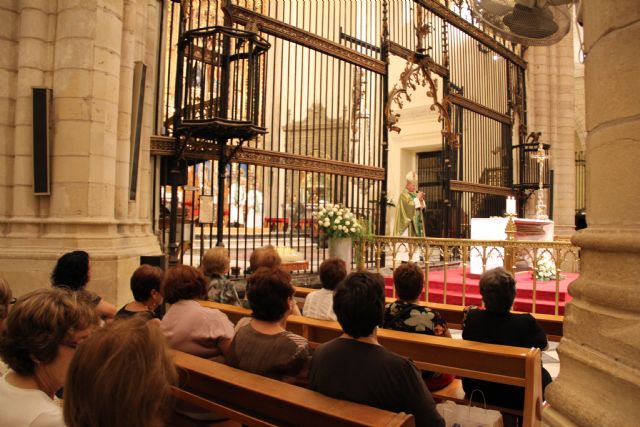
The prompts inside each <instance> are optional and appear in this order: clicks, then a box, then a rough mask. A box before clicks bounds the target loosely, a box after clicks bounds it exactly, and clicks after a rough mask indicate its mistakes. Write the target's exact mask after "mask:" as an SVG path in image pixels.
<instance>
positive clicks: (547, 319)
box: [294, 286, 564, 341]
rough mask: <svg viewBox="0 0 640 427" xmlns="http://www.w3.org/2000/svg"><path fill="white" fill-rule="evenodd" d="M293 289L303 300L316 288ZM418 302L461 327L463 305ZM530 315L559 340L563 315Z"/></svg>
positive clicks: (453, 325)
mask: <svg viewBox="0 0 640 427" xmlns="http://www.w3.org/2000/svg"><path fill="white" fill-rule="evenodd" d="M294 289H295V294H294V295H295V297H296V298H298V299H302V300H304V298H306V297H307V295H309V293H311V292H313V291H316V290H317V289H313V288H304V287H299V286H296V287H294ZM394 301H395V299H394V298H386V302H387V304H390V303H392V302H394ZM301 303H302V304H303V303H304V301H301ZM302 304H300V305H302ZM419 304H420V305H423V306H425V307H429V308H431V309H432V310H436V311H437V312H439V313H440V314H441V315H442V317H443V318H444V320H445V321H446V322H447V325H448V326H449V327H450V328H453V329H462V317H463V315H464V312H463V311H464V307H463V306H461V305H452V304H439V303H435V302H430V303H426V302H424V301H420V302H419ZM300 309H301V310H302V306H301V307H300ZM531 315H532V316H533V317H534V318H535V319H536V320H537V321H538V323H539V324H540V326H541V327H542V329H544V331H545V332H546V334H547V338H548V339H549V340H550V341H560V338H562V322H563V321H564V316H556V315H553V314H540V313H532V314H531Z"/></svg>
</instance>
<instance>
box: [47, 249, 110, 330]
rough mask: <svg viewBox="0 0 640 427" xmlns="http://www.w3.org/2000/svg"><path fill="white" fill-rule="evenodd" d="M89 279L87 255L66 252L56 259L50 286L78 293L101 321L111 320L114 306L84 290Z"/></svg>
mask: <svg viewBox="0 0 640 427" xmlns="http://www.w3.org/2000/svg"><path fill="white" fill-rule="evenodd" d="M90 278H91V263H90V259H89V254H88V253H87V252H85V251H73V252H67V253H66V254H64V255H62V256H61V257H60V258H58V261H57V262H56V265H55V267H54V268H53V272H52V273H51V284H52V285H53V286H54V287H56V288H66V289H69V290H72V291H74V292H78V295H80V297H82V298H84V299H85V300H86V301H87V302H89V303H90V304H91V305H92V306H93V307H94V308H95V310H96V314H97V315H98V316H99V317H100V318H101V319H103V320H111V319H113V318H114V317H115V316H116V311H117V309H116V306H115V305H113V304H111V303H109V302H107V301H105V300H103V299H102V297H101V296H100V295H98V294H96V293H95V292H92V291H89V290H88V289H87V288H86V287H87V283H89V280H90Z"/></svg>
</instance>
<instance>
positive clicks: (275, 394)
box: [173, 350, 415, 427]
mask: <svg viewBox="0 0 640 427" xmlns="http://www.w3.org/2000/svg"><path fill="white" fill-rule="evenodd" d="M173 360H174V362H175V364H176V366H177V368H178V372H179V374H180V382H179V385H178V386H177V387H174V388H173V394H174V397H175V398H176V399H177V400H178V402H183V403H184V402H186V403H189V404H191V405H195V406H197V407H199V408H201V409H204V410H207V411H211V412H215V413H216V414H219V415H221V416H224V417H228V418H230V419H231V420H232V421H234V422H233V423H229V422H226V423H224V424H222V425H224V426H229V425H236V426H237V425H240V424H244V425H249V426H302V425H304V426H310V427H314V426H318V427H320V426H323V427H324V426H338V427H340V426H380V427H382V426H387V427H411V426H415V420H414V417H413V415H411V414H405V413H394V412H390V411H385V410H382V409H378V408H373V407H370V406H366V405H361V404H358V403H353V402H348V401H344V400H338V399H334V398H331V397H328V396H325V395H323V394H320V393H317V392H314V391H311V390H308V389H305V388H302V387H298V386H295V385H292V384H287V383H283V382H280V381H276V380H273V379H270V378H266V377H262V376H260V375H256V374H252V373H250V372H245V371H241V370H239V369H235V368H232V367H230V366H227V365H224V364H221V363H217V362H213V361H211V360H207V359H202V358H200V357H196V356H192V355H190V354H186V353H183V352H180V351H176V350H174V351H173ZM212 425H216V426H217V425H220V424H212Z"/></svg>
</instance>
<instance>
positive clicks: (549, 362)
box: [451, 329, 560, 379]
mask: <svg viewBox="0 0 640 427" xmlns="http://www.w3.org/2000/svg"><path fill="white" fill-rule="evenodd" d="M451 337H452V338H455V339H460V340H461V339H462V331H461V330H459V329H451ZM557 348H558V343H557V342H553V341H549V348H548V349H547V350H546V351H543V352H542V366H544V367H545V369H546V370H547V371H549V373H550V374H551V377H552V378H553V379H555V378H556V377H557V376H558V373H559V372H560V360H559V359H558V352H557V351H556V349H557Z"/></svg>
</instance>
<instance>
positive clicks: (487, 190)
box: [450, 179, 513, 196]
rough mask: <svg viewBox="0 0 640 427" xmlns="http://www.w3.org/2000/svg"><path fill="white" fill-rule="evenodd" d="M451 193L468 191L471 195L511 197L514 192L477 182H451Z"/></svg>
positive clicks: (506, 188) (509, 189)
mask: <svg viewBox="0 0 640 427" xmlns="http://www.w3.org/2000/svg"><path fill="white" fill-rule="evenodd" d="M450 188H451V191H466V192H469V193H482V194H493V195H496V196H511V195H512V194H513V190H512V189H511V188H508V187H498V186H495V185H487V184H477V183H475V182H467V181H458V180H453V179H452V180H451V184H450Z"/></svg>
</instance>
